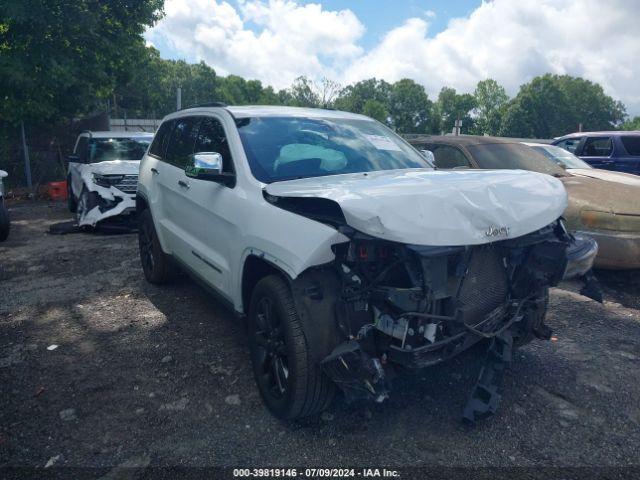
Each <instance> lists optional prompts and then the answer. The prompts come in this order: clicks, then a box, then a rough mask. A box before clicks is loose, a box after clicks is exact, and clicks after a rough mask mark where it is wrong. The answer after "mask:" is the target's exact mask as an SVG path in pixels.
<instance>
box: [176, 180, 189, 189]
mask: <svg viewBox="0 0 640 480" xmlns="http://www.w3.org/2000/svg"><path fill="white" fill-rule="evenodd" d="M178 185H180V186H181V187H182V188H186V189H189V188H190V187H191V185H189V184H188V183H187V182H184V181H182V180H178Z"/></svg>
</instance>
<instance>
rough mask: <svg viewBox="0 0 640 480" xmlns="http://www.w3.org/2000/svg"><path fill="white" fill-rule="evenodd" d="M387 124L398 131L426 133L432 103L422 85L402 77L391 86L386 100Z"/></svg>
mask: <svg viewBox="0 0 640 480" xmlns="http://www.w3.org/2000/svg"><path fill="white" fill-rule="evenodd" d="M387 108H388V110H389V122H388V123H389V125H390V126H391V127H392V128H394V129H395V130H396V131H397V132H400V133H427V132H428V131H429V130H430V128H429V127H430V120H431V114H432V110H433V103H432V102H431V100H429V97H428V96H427V92H425V90H424V87H423V86H422V85H420V84H418V83H416V82H414V81H413V80H410V79H408V78H403V79H402V80H399V81H397V82H396V83H394V84H393V85H392V86H391V92H390V94H389V100H388V107H387Z"/></svg>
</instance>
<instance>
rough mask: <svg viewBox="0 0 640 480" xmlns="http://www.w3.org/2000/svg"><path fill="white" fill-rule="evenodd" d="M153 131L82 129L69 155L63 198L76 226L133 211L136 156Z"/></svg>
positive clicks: (123, 215)
mask: <svg viewBox="0 0 640 480" xmlns="http://www.w3.org/2000/svg"><path fill="white" fill-rule="evenodd" d="M152 139H153V133H145V132H110V131H106V132H89V131H86V132H83V133H81V134H80V135H79V136H78V139H77V140H76V145H75V147H74V149H73V154H71V155H69V157H68V161H69V172H68V174H67V198H68V204H69V210H70V211H71V212H72V213H75V214H76V221H77V223H78V226H80V227H85V228H86V227H95V226H96V225H97V224H98V222H103V221H105V220H107V219H114V217H117V216H121V217H120V218H119V219H120V220H126V219H127V217H130V215H129V214H132V213H135V196H136V188H137V185H138V167H139V165H140V159H141V158H142V156H143V155H144V153H145V152H146V151H147V148H148V147H149V144H150V143H151V140H152Z"/></svg>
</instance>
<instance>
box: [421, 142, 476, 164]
mask: <svg viewBox="0 0 640 480" xmlns="http://www.w3.org/2000/svg"><path fill="white" fill-rule="evenodd" d="M431 151H432V152H433V156H434V158H435V161H436V167H438V168H444V169H447V168H470V167H471V164H470V163H469V160H467V157H465V156H464V153H462V152H461V151H460V150H458V149H457V148H455V147H450V146H449V145H434V146H433V147H432V148H431Z"/></svg>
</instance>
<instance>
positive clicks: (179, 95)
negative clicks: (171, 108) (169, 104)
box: [176, 87, 182, 110]
mask: <svg viewBox="0 0 640 480" xmlns="http://www.w3.org/2000/svg"><path fill="white" fill-rule="evenodd" d="M176 104H177V107H178V108H177V109H178V110H182V87H178V90H177V91H176Z"/></svg>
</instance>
